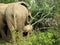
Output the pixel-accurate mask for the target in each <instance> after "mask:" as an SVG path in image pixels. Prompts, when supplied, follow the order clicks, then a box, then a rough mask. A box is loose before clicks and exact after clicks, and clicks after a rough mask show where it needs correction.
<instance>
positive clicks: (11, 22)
mask: <svg viewBox="0 0 60 45" xmlns="http://www.w3.org/2000/svg"><path fill="white" fill-rule="evenodd" d="M13 23H14V22H13V19H12V18H9V17H7V25H8V28H9V30H10V32H11V36H12V40H13V43H14V44H16V40H15V33H14V30H15V29H14V25H13Z"/></svg>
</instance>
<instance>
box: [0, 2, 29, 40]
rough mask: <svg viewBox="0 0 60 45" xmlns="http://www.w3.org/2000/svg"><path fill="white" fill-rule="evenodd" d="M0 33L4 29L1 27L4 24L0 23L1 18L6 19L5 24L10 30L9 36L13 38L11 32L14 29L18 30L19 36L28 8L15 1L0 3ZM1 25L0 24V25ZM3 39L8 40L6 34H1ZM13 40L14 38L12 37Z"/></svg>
mask: <svg viewBox="0 0 60 45" xmlns="http://www.w3.org/2000/svg"><path fill="white" fill-rule="evenodd" d="M0 12H1V14H0V16H2V15H3V16H2V17H0V33H1V34H2V33H3V32H4V31H3V30H4V29H3V28H2V27H4V24H1V22H2V23H3V19H6V22H7V25H8V28H9V30H10V31H11V34H10V35H11V36H12V38H14V37H13V36H14V35H13V34H12V32H13V31H14V30H15V29H16V30H18V32H19V37H20V38H21V37H22V33H23V27H24V26H25V24H24V23H25V21H26V18H27V16H28V15H29V11H28V8H26V7H25V6H24V5H21V2H20V3H19V2H17V3H10V4H3V3H0ZM1 25H2V26H1ZM1 31H2V32H1ZM2 37H4V38H3V39H5V38H6V39H5V40H6V41H7V40H8V39H7V38H8V37H6V35H4V36H3V34H2ZM13 40H15V39H13Z"/></svg>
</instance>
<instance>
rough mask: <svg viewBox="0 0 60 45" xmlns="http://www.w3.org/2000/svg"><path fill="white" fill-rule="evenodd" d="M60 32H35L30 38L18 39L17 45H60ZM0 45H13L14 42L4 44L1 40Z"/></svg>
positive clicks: (52, 30) (51, 30)
mask: <svg viewBox="0 0 60 45" xmlns="http://www.w3.org/2000/svg"><path fill="white" fill-rule="evenodd" d="M58 34H59V32H57V30H54V29H50V30H48V31H46V32H40V31H37V32H36V31H34V32H32V33H31V34H30V36H29V37H24V38H22V40H19V39H17V43H16V45H60V35H58ZM0 45H13V44H12V42H9V43H8V42H4V41H2V40H0Z"/></svg>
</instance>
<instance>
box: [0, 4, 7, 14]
mask: <svg viewBox="0 0 60 45" xmlns="http://www.w3.org/2000/svg"><path fill="white" fill-rule="evenodd" d="M7 6H8V4H3V3H0V12H1V13H2V14H4V12H5V9H6V8H7Z"/></svg>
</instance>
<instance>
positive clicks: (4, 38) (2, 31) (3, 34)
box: [0, 29, 8, 41]
mask: <svg viewBox="0 0 60 45" xmlns="http://www.w3.org/2000/svg"><path fill="white" fill-rule="evenodd" d="M0 33H1V36H2V39H3V40H5V41H8V39H7V36H6V34H5V32H4V30H3V29H1V30H0Z"/></svg>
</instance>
